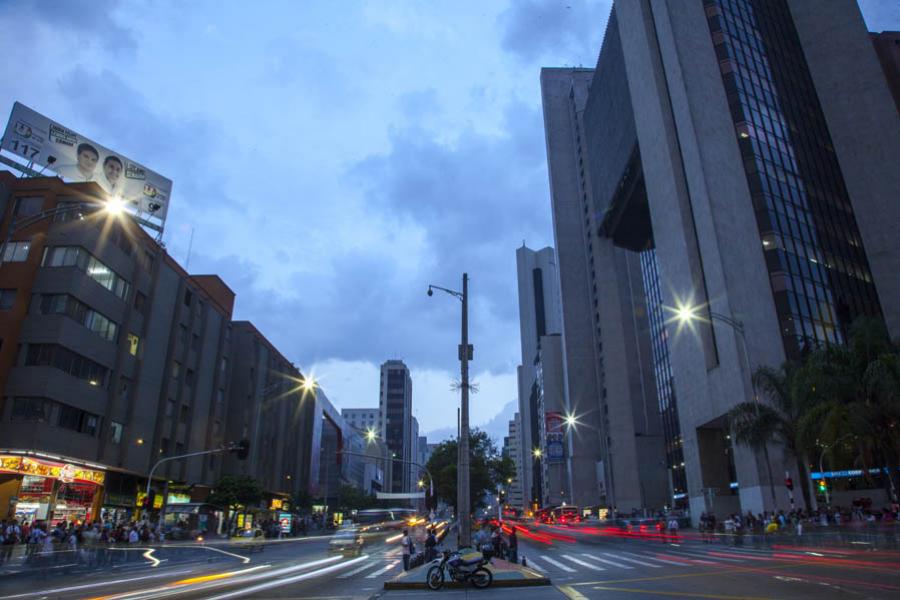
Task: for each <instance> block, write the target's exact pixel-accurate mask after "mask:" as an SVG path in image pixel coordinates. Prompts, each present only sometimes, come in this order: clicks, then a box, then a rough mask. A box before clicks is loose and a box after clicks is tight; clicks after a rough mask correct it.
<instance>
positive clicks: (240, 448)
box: [228, 440, 250, 460]
mask: <svg viewBox="0 0 900 600" xmlns="http://www.w3.org/2000/svg"><path fill="white" fill-rule="evenodd" d="M228 451H229V452H233V453H235V454H237V457H238V460H247V456H249V455H250V441H249V440H241V441H239V442H237V443H235V444H232V445H231V448H229V449H228Z"/></svg>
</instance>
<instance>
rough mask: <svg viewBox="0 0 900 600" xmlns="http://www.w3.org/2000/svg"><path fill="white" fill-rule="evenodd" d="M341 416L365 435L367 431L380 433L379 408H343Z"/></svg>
mask: <svg viewBox="0 0 900 600" xmlns="http://www.w3.org/2000/svg"><path fill="white" fill-rule="evenodd" d="M341 416H342V417H344V420H345V421H347V423H349V424H350V426H351V427H355V428H356V429H359V430H360V431H362V432H363V433H365V432H367V431H374V432H376V433H378V431H379V429H380V428H381V425H380V424H379V422H378V409H377V408H342V409H341Z"/></svg>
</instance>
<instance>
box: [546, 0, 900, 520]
mask: <svg viewBox="0 0 900 600" xmlns="http://www.w3.org/2000/svg"><path fill="white" fill-rule="evenodd" d="M542 84H543V85H542V87H543V93H544V107H545V121H546V123H545V124H546V128H547V138H548V158H549V162H550V171H551V188H552V192H553V203H554V226H555V229H556V235H557V245H558V248H557V251H558V255H559V260H560V273H561V277H560V279H561V281H562V282H563V284H562V297H563V308H564V322H565V325H566V329H565V332H566V333H568V332H569V329H568V327H569V321H568V317H569V307H570V306H572V304H571V302H572V298H574V302H575V303H576V304H578V303H580V305H581V307H580V308H579V311H578V313H579V315H580V316H579V319H580V321H579V323H580V324H581V328H582V329H583V330H590V331H592V332H595V335H596V339H595V340H594V348H595V350H594V351H595V358H594V361H595V362H596V363H597V364H598V365H600V371H601V383H600V385H601V389H602V388H605V389H606V390H608V392H609V393H608V394H606V393H601V409H602V410H601V412H602V413H603V415H604V418H605V416H606V414H607V412H609V415H610V419H611V420H610V422H609V424H605V423H604V430H605V432H606V440H605V442H606V448H605V449H606V451H607V458H608V460H609V462H610V463H611V466H612V472H611V473H608V476H610V475H611V476H612V477H611V480H610V481H611V482H612V484H613V485H614V488H615V498H616V501H617V502H618V504H619V505H620V507H621V506H622V505H623V504H624V503H623V500H622V493H623V485H626V486H627V485H629V482H628V481H625V480H623V478H622V477H621V476H617V475H616V471H617V470H622V466H623V465H622V461H623V460H624V461H625V463H626V464H625V468H624V472H627V473H632V474H634V473H635V472H636V473H637V475H638V476H639V477H640V478H643V477H644V476H645V473H646V472H647V471H646V470H645V465H648V463H650V467H651V468H655V465H656V462H657V461H656V459H655V457H656V456H657V454H658V451H659V449H658V448H657V447H656V440H661V441H664V442H665V449H664V452H663V455H664V457H665V458H664V462H665V463H666V465H667V466H668V468H669V471H670V476H669V477H668V478H667V479H668V480H669V481H670V482H671V483H670V485H669V490H668V495H669V498H667V499H666V500H667V502H666V503H667V504H670V505H671V504H672V503H675V502H677V501H678V500H684V501H686V503H687V504H688V505H689V506H690V508H691V514H692V515H693V516H694V517H695V518H696V517H697V516H698V515H700V514H701V513H702V512H704V511H713V512H716V513H718V514H723V513H731V512H739V511H740V512H746V511H747V510H751V511H753V512H762V511H763V510H773V509H776V508H788V495H787V494H786V493H785V492H784V488H783V485H782V483H781V481H782V479H783V477H784V472H785V466H787V468H788V469H789V471H790V475H791V476H792V477H794V478H795V480H798V481H804V479H802V478H801V477H800V476H799V474H798V473H796V472H794V471H795V461H792V460H790V459H789V458H786V457H784V456H783V454H782V451H781V449H780V448H778V447H774V446H773V447H771V448H769V452H768V456H769V459H770V463H769V464H766V460H765V457H766V454H765V453H762V452H756V451H754V450H752V449H750V448H748V447H746V446H742V445H733V444H732V442H731V439H730V435H729V431H728V424H727V421H726V414H727V412H728V411H729V409H730V408H732V407H733V406H735V405H736V404H737V403H739V402H743V401H748V400H752V399H753V398H754V397H755V394H754V390H753V386H752V378H751V375H752V373H753V371H754V370H755V369H756V368H758V367H759V366H762V365H766V366H772V367H778V366H780V365H781V364H782V363H783V362H784V361H785V360H786V359H798V358H800V357H802V356H803V354H804V353H806V352H808V351H809V350H810V349H813V348H816V347H819V346H821V345H823V344H841V343H844V342H845V341H846V339H847V335H848V328H849V327H850V324H851V323H852V322H853V321H854V319H856V318H858V317H861V316H867V317H875V318H882V319H884V321H885V323H886V325H887V327H888V329H889V331H890V333H891V335H892V336H893V337H896V336H897V335H898V334H900V304H898V303H897V302H896V299H897V298H898V297H900V276H898V273H900V248H898V244H897V241H896V240H897V237H896V232H897V231H898V230H900V204H898V203H897V202H896V200H897V190H898V189H900V170H898V169H896V168H894V164H895V163H896V157H897V156H898V155H900V120H898V119H897V110H896V105H895V102H894V98H893V97H892V96H891V94H890V92H889V90H888V86H887V84H886V79H885V76H884V73H883V72H882V68H881V66H880V65H879V62H878V58H877V56H876V53H875V51H874V49H873V46H872V42H871V40H870V37H869V34H868V32H867V31H866V28H865V26H864V23H863V21H862V18H861V15H860V13H859V8H858V7H857V5H856V3H855V2H853V1H852V0H835V1H834V2H830V3H829V9H828V11H823V10H820V7H819V5H818V4H817V3H810V2H806V1H805V0H685V1H683V2H678V3H673V2H668V3H667V2H649V1H644V0H636V1H627V2H622V1H620V2H616V3H615V6H614V8H613V12H612V14H611V16H610V19H609V22H608V26H607V30H606V36H605V38H604V42H603V47H602V50H601V53H600V57H599V60H598V63H597V68H596V69H595V70H593V71H592V70H585V69H545V70H544V71H543V73H542ZM564 242H565V243H568V245H566V244H565V243H564ZM582 256H584V258H582ZM567 260H569V261H570V262H568V263H567ZM569 273H571V274H572V278H573V280H576V283H577V286H575V287H567V285H566V281H567V277H566V275H567V274H569ZM585 273H586V274H587V275H585ZM585 288H587V289H589V290H590V295H589V296H588V297H589V298H590V300H588V301H587V302H588V308H587V310H585V307H584V304H585V296H584V289H585ZM591 304H592V306H591ZM678 309H681V311H680V313H681V314H682V315H684V314H686V313H687V314H693V315H694V316H695V317H696V318H695V319H693V321H692V322H690V323H689V324H686V325H683V324H679V323H678V322H676V320H675V319H673V318H672V316H673V315H674V314H675V313H676V311H677V310H678ZM585 313H586V314H588V315H591V314H592V313H593V320H594V326H595V327H588V325H587V324H588V320H587V319H586V318H585ZM648 341H649V342H648ZM648 346H649V347H648ZM584 348H585V349H586V348H587V346H584ZM622 359H625V361H624V363H623V362H622ZM616 361H618V362H616ZM622 367H625V369H626V370H625V371H624V372H623V371H622V370H621V368H622ZM646 371H649V372H651V373H652V374H653V376H652V377H647V376H644V372H646ZM625 377H627V378H628V380H629V382H630V383H631V385H630V386H625V387H622V386H620V387H618V388H617V391H615V392H614V391H613V387H612V386H611V383H610V380H611V378H615V379H618V380H619V381H620V383H624V379H623V378H625ZM604 381H605V382H604ZM635 384H639V385H635ZM651 392H652V394H651ZM654 396H655V398H654ZM604 400H605V403H606V405H604ZM651 400H652V401H651ZM654 403H656V404H657V407H656V410H655V411H653V404H654ZM614 404H618V406H619V409H622V410H621V411H618V412H619V414H618V417H619V419H618V423H619V425H616V423H614V422H613V420H612V419H613V415H614V412H617V409H616V407H615V406H614ZM629 406H630V410H629ZM651 412H655V413H656V414H655V416H654V415H651V414H650V413H651ZM629 413H630V414H629ZM629 419H630V421H631V425H633V427H632V428H631V431H629V427H628V426H629ZM654 419H656V420H657V423H656V424H654V423H653V420H654ZM622 424H624V425H625V429H622V427H621V425H622ZM639 426H640V427H639ZM617 436H618V438H619V440H618V444H624V449H625V452H624V453H623V452H622V451H621V450H622V448H621V447H620V446H617ZM629 445H631V446H633V448H632V450H631V451H629V449H628V446H629ZM629 456H631V457H635V458H637V459H638V462H637V463H634V464H627V463H628V461H629V460H630V458H629ZM679 459H680V460H679ZM638 465H639V466H640V468H639V469H637V467H638ZM635 469H637V471H635ZM639 477H631V478H630V479H631V481H632V482H636V481H637V480H638V479H639ZM804 484H806V485H808V481H804ZM642 486H643V484H642ZM642 493H643V492H642ZM685 496H686V498H685Z"/></svg>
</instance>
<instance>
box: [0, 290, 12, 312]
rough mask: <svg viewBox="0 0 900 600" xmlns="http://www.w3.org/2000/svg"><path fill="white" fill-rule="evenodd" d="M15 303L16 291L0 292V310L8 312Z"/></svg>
mask: <svg viewBox="0 0 900 600" xmlns="http://www.w3.org/2000/svg"><path fill="white" fill-rule="evenodd" d="M15 303H16V290H15V289H5V290H0V310H9V309H11V308H12V307H13V304H15Z"/></svg>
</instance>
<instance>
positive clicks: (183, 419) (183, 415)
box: [178, 406, 191, 423]
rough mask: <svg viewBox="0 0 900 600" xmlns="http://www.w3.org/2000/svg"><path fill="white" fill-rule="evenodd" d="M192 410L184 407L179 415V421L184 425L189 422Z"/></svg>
mask: <svg viewBox="0 0 900 600" xmlns="http://www.w3.org/2000/svg"><path fill="white" fill-rule="evenodd" d="M190 412H191V411H190V409H189V408H188V407H187V406H182V407H181V411H180V412H179V413H178V420H179V421H181V422H182V423H187V422H188V415H189V414H190Z"/></svg>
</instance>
